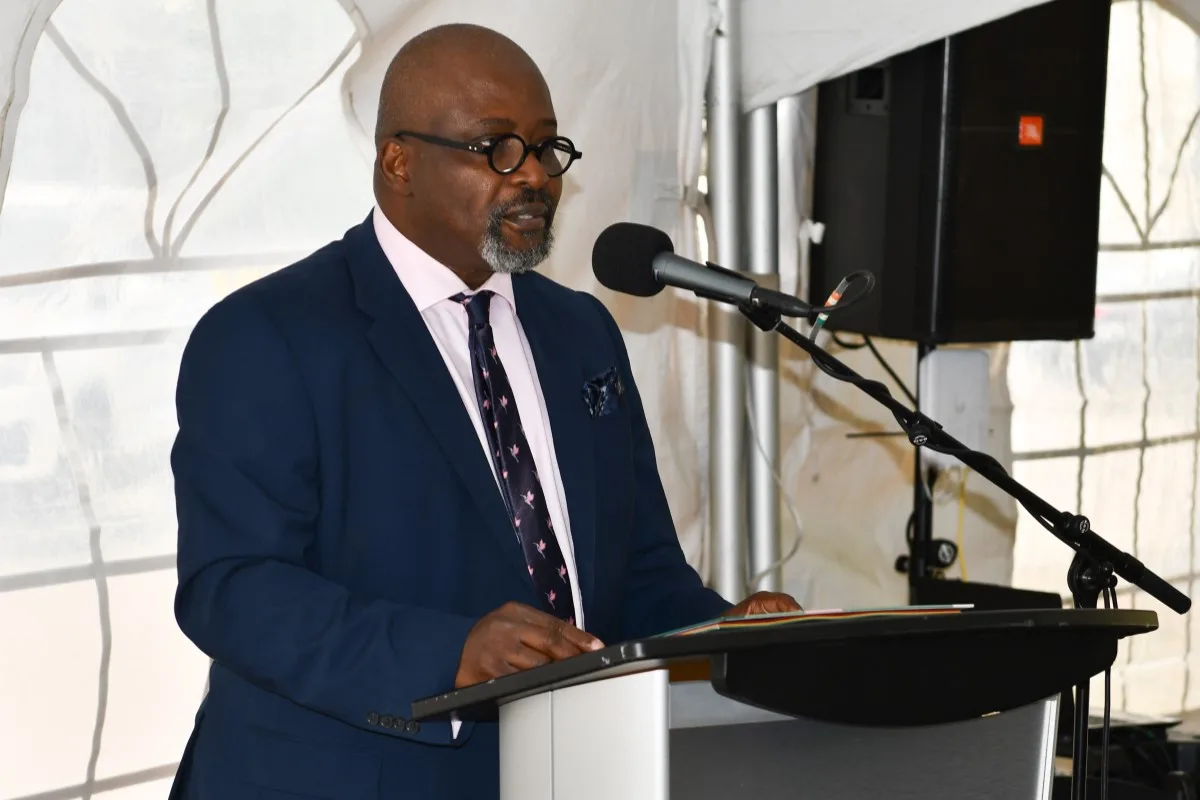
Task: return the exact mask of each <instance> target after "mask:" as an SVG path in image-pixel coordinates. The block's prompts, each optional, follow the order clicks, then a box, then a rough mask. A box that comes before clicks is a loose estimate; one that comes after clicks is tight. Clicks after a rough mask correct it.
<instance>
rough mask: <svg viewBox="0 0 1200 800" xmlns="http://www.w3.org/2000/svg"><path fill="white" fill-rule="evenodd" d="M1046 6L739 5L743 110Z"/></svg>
mask: <svg viewBox="0 0 1200 800" xmlns="http://www.w3.org/2000/svg"><path fill="white" fill-rule="evenodd" d="M1044 2H1046V0H972V2H969V3H955V2H945V0H909V2H904V3H889V2H880V0H842V2H838V3H822V4H821V7H820V12H819V13H815V12H816V10H815V8H814V6H813V4H811V3H796V2H792V0H744V2H743V3H742V4H741V13H742V37H741V41H742V52H743V54H744V55H743V60H742V104H743V105H744V106H745V107H746V109H747V110H750V109H752V108H758V107H759V106H765V105H769V104H771V103H774V102H776V101H778V100H780V99H782V98H784V97H790V96H791V95H794V94H799V93H800V92H803V91H804V90H806V89H808V88H810V87H812V86H816V85H817V84H818V83H821V82H822V81H826V80H829V79H830V78H835V77H837V76H839V75H844V74H846V73H848V72H853V71H855V70H858V69H862V68H863V67H867V66H870V65H871V64H874V63H876V62H878V61H881V60H883V59H884V58H886V57H888V56H891V55H895V54H896V53H903V52H906V51H908V50H912V49H913V48H915V47H920V46H921V45H924V44H928V43H929V42H932V41H936V40H937V39H941V38H944V37H946V36H949V35H951V34H953V33H956V32H958V31H965V30H967V29H969V28H974V27H976V26H978V25H982V24H983V23H985V22H989V21H991V20H994V19H998V18H1000V17H1003V16H1007V15H1009V14H1012V13H1015V12H1017V11H1020V10H1021V9H1024V8H1029V7H1031V6H1035V5H1039V4H1041V3H1044Z"/></svg>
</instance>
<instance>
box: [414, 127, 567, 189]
mask: <svg viewBox="0 0 1200 800" xmlns="http://www.w3.org/2000/svg"><path fill="white" fill-rule="evenodd" d="M393 136H395V137H397V138H401V137H404V136H411V137H412V138H414V139H420V140H421V141H422V142H429V143H430V144H436V145H440V146H442V147H450V148H453V149H455V150H465V151H466V152H468V153H479V154H480V155H485V156H487V159H488V166H490V167H491V168H492V169H493V170H495V171H496V172H499V173H500V174H501V175H509V174H511V173H513V172H516V171H517V170H519V169H520V168H521V165H522V164H524V163H525V157H526V156H528V155H529V154H530V153H533V154H534V155H536V156H537V160H538V163H540V164H541V165H542V169H544V170H546V175H548V176H549V177H551V178H557V177H558V176H559V175H562V174H563V173H564V172H566V171H567V169H568V168H569V167H570V166H571V165H572V164H574V163H575V162H576V161H578V160H579V159H581V158H583V153H581V152H579V151H578V150H576V149H575V144H574V143H573V142H572V141H571V140H570V139H568V138H566V137H565V136H553V137H551V138H549V139H545V140H543V141H540V142H538V143H537V144H527V143H526V142H525V140H524V139H522V138H521V137H520V136H518V135H517V134H515V133H503V134H500V135H499V136H492V137H489V138H488V139H486V140H484V141H482V142H456V141H454V140H453V139H443V138H442V137H440V136H433V135H431V134H428V133H418V132H416V131H397V132H396V133H394V134H393Z"/></svg>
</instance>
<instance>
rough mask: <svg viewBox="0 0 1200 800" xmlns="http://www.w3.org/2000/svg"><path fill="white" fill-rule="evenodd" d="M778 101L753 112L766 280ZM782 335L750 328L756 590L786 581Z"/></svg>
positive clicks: (775, 243) (774, 265) (768, 280)
mask: <svg viewBox="0 0 1200 800" xmlns="http://www.w3.org/2000/svg"><path fill="white" fill-rule="evenodd" d="M776 120H777V111H776V107H775V105H774V104H772V105H769V106H765V107H763V108H756V109H754V110H753V111H751V112H750V114H749V136H748V142H747V144H748V147H749V166H750V184H749V189H750V198H749V201H750V202H749V217H750V219H749V220H748V230H749V233H750V262H749V267H750V272H751V273H753V274H754V275H755V276H761V277H756V280H758V282H759V283H760V284H762V285H765V286H771V287H777V286H778V283H779V179H778V175H779V163H778V158H777V156H778V151H777V141H778V136H777V123H776ZM778 342H779V338H778V335H777V334H775V333H765V332H763V331H760V330H758V329H757V328H752V329H751V330H750V361H751V364H750V402H751V408H750V419H751V420H752V422H753V426H752V428H751V430H750V431H749V433H750V436H751V437H752V438H751V439H750V444H749V446H748V447H747V450H748V456H749V462H750V470H749V479H750V491H749V494H750V505H749V517H750V530H749V540H750V574H751V577H752V578H753V579H754V584H753V585H752V586H750V591H752V592H753V591H759V590H765V591H772V592H777V591H779V590H780V588H781V587H782V586H783V569H782V566H781V565H780V564H779V553H780V542H779V486H778V485H777V484H776V483H775V474H774V470H775V465H776V464H778V463H779V349H778Z"/></svg>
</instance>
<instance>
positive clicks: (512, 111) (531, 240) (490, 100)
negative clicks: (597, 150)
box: [410, 65, 562, 272]
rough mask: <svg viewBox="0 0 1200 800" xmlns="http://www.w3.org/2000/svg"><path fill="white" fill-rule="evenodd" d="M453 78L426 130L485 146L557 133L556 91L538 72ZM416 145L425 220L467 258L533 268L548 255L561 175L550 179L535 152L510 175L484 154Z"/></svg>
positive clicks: (506, 268) (499, 266)
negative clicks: (552, 97)
mask: <svg viewBox="0 0 1200 800" xmlns="http://www.w3.org/2000/svg"><path fill="white" fill-rule="evenodd" d="M466 68H467V67H466V65H464V71H465V69H466ZM454 83H455V84H457V86H456V89H455V91H454V92H453V94H451V95H448V96H444V97H443V101H444V102H443V103H442V106H443V107H442V108H439V109H436V110H435V113H434V115H433V123H432V128H433V129H432V130H424V131H421V132H422V133H431V134H433V135H435V136H440V137H443V138H446V139H450V140H452V141H456V142H463V143H470V144H480V145H483V144H487V143H489V142H491V141H493V140H495V139H496V138H497V137H499V136H501V135H502V134H509V133H515V134H517V135H518V136H520V137H521V138H522V139H523V140H524V141H525V142H527V143H530V144H538V143H541V142H543V141H545V140H546V139H548V138H551V137H553V136H556V135H557V134H558V130H557V122H556V121H555V118H554V107H553V105H552V103H551V101H550V92H549V90H548V89H547V87H546V85H545V83H544V81H543V80H542V78H541V76H540V75H538V74H537V73H536V71H533V70H528V69H517V70H514V71H513V72H512V73H511V74H506V75H502V76H498V77H497V76H486V75H471V76H469V77H465V78H462V79H460V80H457V81H454ZM411 144H412V147H413V148H414V153H415V158H414V163H413V164H412V167H411V170H410V174H411V180H412V190H413V194H414V197H413V199H414V200H416V201H417V202H416V204H415V205H416V207H418V208H419V209H420V212H419V213H420V215H421V218H422V223H423V224H425V225H428V226H430V227H431V231H430V232H431V233H436V235H437V236H438V237H439V238H441V239H442V242H440V247H444V248H446V249H447V251H448V252H451V253H453V254H454V257H455V258H456V259H461V260H460V261H459V263H460V264H464V263H468V262H469V260H470V259H471V258H472V257H473V258H474V259H475V261H476V262H477V263H478V265H479V266H480V267H483V266H484V265H486V267H487V268H489V269H490V270H491V271H495V272H526V271H528V270H531V269H533V268H534V267H536V266H537V265H538V264H540V263H541V262H542V261H543V260H544V259H545V258H546V257H547V256H548V255H549V253H550V246H551V242H552V238H553V237H552V234H551V227H552V224H553V221H554V212H555V209H556V208H557V206H558V201H559V198H560V196H561V195H562V177H561V176H560V177H555V178H551V177H549V176H548V175H547V174H546V169H545V167H544V166H543V164H542V163H539V161H538V157H537V154H536V153H529V154H528V155H527V156H526V157H525V160H524V162H523V163H522V164H521V167H520V169H518V170H516V171H515V172H512V173H510V174H507V175H504V174H500V173H498V172H496V171H495V170H494V169H492V167H491V166H490V164H489V163H488V158H487V156H485V155H483V154H480V153H471V152H463V151H459V150H454V149H450V148H446V147H440V146H438V145H434V144H430V143H426V142H420V141H415V142H411ZM507 146H508V147H515V146H519V143H517V142H509V143H508V145H507ZM497 160H498V159H497Z"/></svg>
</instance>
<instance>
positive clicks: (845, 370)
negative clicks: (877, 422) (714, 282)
mask: <svg viewBox="0 0 1200 800" xmlns="http://www.w3.org/2000/svg"><path fill="white" fill-rule="evenodd" d="M738 308H739V310H740V311H741V312H742V314H743V315H745V316H746V318H747V319H749V320H750V321H751V322H752V323H753V324H754V325H755V326H756V327H758V328H759V329H760V330H763V331H775V332H776V333H778V334H780V335H781V336H783V337H784V338H785V339H787V340H788V341H790V342H792V343H793V344H795V345H796V346H798V347H799V348H800V349H801V350H803V351H805V352H806V353H808V355H809V356H810V357H811V358H812V359H813V361H814V363H816V365H817V366H818V367H819V368H820V369H821V371H822V372H824V373H825V374H827V375H829V376H830V377H833V378H836V379H837V380H840V381H844V382H846V383H851V384H853V385H855V386H857V387H858V388H859V389H860V390H862V391H863V392H864V393H865V394H867V395H869V396H871V397H872V398H874V399H875V400H876V401H877V402H879V403H880V404H881V405H883V406H884V407H885V408H887V409H888V410H889V411H891V412H892V416H894V417H895V418H896V422H897V423H899V425H900V428H901V429H902V430H903V431H904V433H905V435H906V436H908V440H909V441H910V442H912V444H913V445H914V446H916V447H928V448H929V449H930V450H934V451H936V452H939V453H945V454H947V455H951V456H954V457H955V458H957V459H958V460H959V461H961V462H962V463H964V464H966V465H967V466H968V467H970V468H971V469H973V470H974V471H975V472H977V473H979V474H980V475H982V476H983V477H984V478H986V479H987V480H989V481H990V482H992V483H993V484H995V485H996V486H997V487H999V488H1000V489H1002V490H1003V491H1004V492H1006V493H1007V494H1009V495H1010V496H1011V497H1012V498H1013V499H1015V500H1016V501H1017V502H1018V503H1020V504H1021V506H1023V507H1024V508H1025V510H1027V511H1028V512H1029V513H1030V514H1032V515H1033V518H1034V519H1036V520H1037V521H1038V522H1039V523H1041V525H1042V526H1043V527H1045V528H1046V529H1047V530H1048V531H1050V533H1052V534H1054V535H1055V536H1056V537H1058V538H1059V539H1060V540H1062V541H1063V542H1064V543H1065V544H1066V545H1067V546H1068V547H1070V548H1071V549H1072V550H1074V551H1075V558H1074V560H1073V561H1072V563H1071V567H1070V569H1069V570H1068V574H1067V586H1068V588H1069V589H1070V591H1071V596H1072V598H1073V599H1074V601H1075V605H1076V607H1078V608H1095V607H1096V603H1097V599H1098V598H1099V596H1100V593H1101V592H1102V591H1104V590H1106V589H1112V588H1114V587H1115V586H1116V579H1115V578H1114V577H1113V576H1114V574H1115V575H1119V576H1121V577H1122V578H1124V579H1125V580H1126V581H1128V582H1129V583H1131V584H1133V585H1134V586H1136V587H1138V588H1139V589H1141V590H1142V591H1144V592H1146V593H1147V594H1149V595H1150V596H1151V597H1154V598H1155V599H1157V600H1158V601H1159V602H1161V603H1162V604H1163V605H1165V606H1167V607H1168V608H1170V609H1171V610H1172V611H1175V612H1177V613H1179V614H1186V613H1187V612H1188V610H1189V609H1190V608H1191V605H1192V601H1191V600H1190V599H1189V598H1188V597H1187V596H1186V595H1184V594H1183V593H1182V592H1180V591H1179V590H1178V589H1176V588H1175V587H1174V586H1172V585H1171V584H1169V583H1167V582H1166V581H1164V580H1163V579H1162V578H1161V577H1159V576H1158V575H1156V574H1155V573H1154V572H1152V571H1151V570H1149V569H1148V568H1147V567H1146V565H1145V564H1143V563H1142V562H1141V561H1139V560H1137V559H1136V558H1134V557H1133V556H1132V555H1130V554H1129V553H1126V552H1123V551H1121V550H1119V549H1118V548H1116V547H1114V546H1113V545H1112V544H1111V543H1109V542H1107V541H1105V540H1104V539H1103V538H1101V537H1100V535H1099V534H1097V533H1096V532H1095V531H1094V530H1092V527H1091V523H1090V522H1089V521H1088V519H1087V517H1084V516H1080V515H1078V514H1072V513H1070V512H1066V511H1060V510H1058V509H1056V508H1055V507H1054V506H1052V505H1050V504H1049V503H1048V502H1046V501H1045V500H1043V499H1042V498H1041V497H1039V496H1038V495H1036V494H1034V493H1033V492H1032V491H1030V490H1029V489H1028V488H1026V487H1025V486H1023V485H1022V484H1021V483H1019V482H1018V481H1017V480H1016V479H1015V478H1013V477H1012V476H1011V475H1009V474H1008V472H1007V471H1006V470H1005V469H1004V467H1003V466H1002V465H1001V464H1000V462H998V461H997V460H996V459H994V458H992V457H991V456H989V455H987V454H986V453H981V452H979V451H976V450H972V449H970V448H969V447H967V446H966V445H964V444H963V443H962V442H960V441H958V440H957V439H955V438H954V437H953V436H951V435H950V434H948V433H946V431H945V430H944V429H943V428H942V426H941V425H940V424H938V423H937V422H936V421H935V420H932V419H930V418H929V417H927V416H925V415H924V414H922V413H921V412H920V411H915V410H912V409H909V408H907V407H905V406H904V405H903V404H901V403H900V402H899V401H898V400H896V399H895V398H894V397H892V394H891V392H890V391H888V388H887V386H885V385H884V384H882V383H880V382H879V381H875V380H870V379H868V378H864V377H862V376H861V375H859V374H858V373H857V372H855V371H854V370H852V369H851V368H850V367H848V366H846V365H845V364H844V363H842V362H841V361H839V360H838V359H837V358H835V357H834V356H832V355H830V354H829V353H828V352H826V351H825V350H824V349H823V348H821V347H820V346H819V345H817V344H816V343H815V342H812V341H809V339H808V338H806V337H805V336H804V335H802V334H801V333H800V332H799V331H797V330H796V329H795V328H793V327H791V326H790V325H788V324H787V323H785V322H784V321H783V319H782V316H781V315H780V313H779V312H778V311H775V310H773V309H772V308H770V307H763V306H759V307H751V306H749V305H747V304H742V305H739V306H738ZM829 310H833V309H829ZM818 313H820V309H813V310H812V316H813V317H815V316H816V315H817V314H818ZM810 320H811V318H810Z"/></svg>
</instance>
